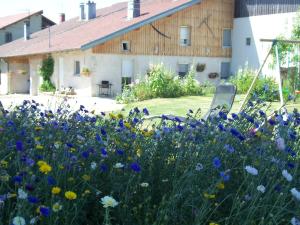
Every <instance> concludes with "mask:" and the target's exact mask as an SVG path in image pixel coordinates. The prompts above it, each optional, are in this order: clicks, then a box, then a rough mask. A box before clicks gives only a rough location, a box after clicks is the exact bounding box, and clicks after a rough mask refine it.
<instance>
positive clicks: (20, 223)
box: [12, 216, 26, 225]
mask: <svg viewBox="0 0 300 225" xmlns="http://www.w3.org/2000/svg"><path fill="white" fill-rule="evenodd" d="M12 223H13V225H25V224H26V221H25V219H24V218H23V217H21V216H16V217H14V218H13V222H12Z"/></svg>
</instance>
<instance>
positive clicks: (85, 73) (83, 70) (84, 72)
mask: <svg viewBox="0 0 300 225" xmlns="http://www.w3.org/2000/svg"><path fill="white" fill-rule="evenodd" d="M90 74H91V71H90V69H89V68H87V67H83V68H82V71H81V75H83V76H86V77H88V76H90Z"/></svg>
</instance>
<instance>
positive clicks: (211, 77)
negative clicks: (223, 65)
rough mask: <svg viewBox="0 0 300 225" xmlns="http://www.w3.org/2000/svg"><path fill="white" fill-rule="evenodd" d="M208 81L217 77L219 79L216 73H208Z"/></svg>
mask: <svg viewBox="0 0 300 225" xmlns="http://www.w3.org/2000/svg"><path fill="white" fill-rule="evenodd" d="M208 77H209V79H216V78H217V77H219V74H218V73H210V74H208Z"/></svg>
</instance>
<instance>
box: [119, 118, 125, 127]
mask: <svg viewBox="0 0 300 225" xmlns="http://www.w3.org/2000/svg"><path fill="white" fill-rule="evenodd" d="M119 126H120V127H121V128H123V127H124V121H123V120H120V121H119Z"/></svg>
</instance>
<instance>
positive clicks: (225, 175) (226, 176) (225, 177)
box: [220, 172, 230, 181]
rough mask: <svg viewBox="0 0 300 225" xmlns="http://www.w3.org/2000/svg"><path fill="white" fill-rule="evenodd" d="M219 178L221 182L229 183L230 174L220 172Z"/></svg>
mask: <svg viewBox="0 0 300 225" xmlns="http://www.w3.org/2000/svg"><path fill="white" fill-rule="evenodd" d="M220 176H221V178H222V179H223V181H229V180H230V174H229V173H226V172H220Z"/></svg>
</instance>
